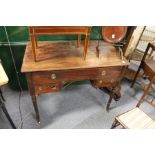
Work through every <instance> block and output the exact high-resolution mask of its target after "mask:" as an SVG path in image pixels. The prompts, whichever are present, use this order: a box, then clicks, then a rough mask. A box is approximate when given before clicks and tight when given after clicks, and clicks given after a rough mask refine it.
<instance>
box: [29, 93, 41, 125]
mask: <svg viewBox="0 0 155 155" xmlns="http://www.w3.org/2000/svg"><path fill="white" fill-rule="evenodd" d="M31 98H32V102H33V106H34V110H35V112H36V119H37V121H38V123H40V115H39V110H38V106H37V99H36V96H35V95H32V96H31Z"/></svg>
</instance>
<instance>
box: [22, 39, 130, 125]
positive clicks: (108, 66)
mask: <svg viewBox="0 0 155 155" xmlns="http://www.w3.org/2000/svg"><path fill="white" fill-rule="evenodd" d="M75 43H76V42H74V41H73V42H66V41H62V42H60V41H59V42H40V50H39V51H38V57H39V58H40V59H42V60H43V61H40V62H35V61H34V57H33V52H32V47H31V44H30V43H28V45H27V47H26V51H25V55H24V60H23V65H22V72H24V73H26V77H27V82H28V87H29V91H30V95H31V97H32V102H33V105H34V109H35V112H36V119H37V121H38V122H40V116H39V111H38V107H37V100H36V95H38V94H42V93H49V92H58V91H61V89H62V88H63V86H64V85H65V84H66V83H67V82H72V81H80V80H90V81H91V84H92V86H93V87H95V88H100V89H102V88H107V89H108V90H110V98H109V101H108V104H107V110H108V109H109V106H110V103H111V100H112V98H115V97H114V96H115V95H118V96H119V94H120V81H121V79H122V76H123V73H124V70H125V66H127V65H128V61H127V60H125V62H124V63H123V62H122V60H121V57H120V54H119V52H118V51H117V50H116V49H115V48H114V47H113V46H111V45H109V44H106V43H101V45H100V57H99V58H97V57H96V45H97V42H96V41H90V44H89V47H88V54H87V57H86V60H83V59H81V56H82V54H83V49H82V48H80V47H79V48H76V47H75Z"/></svg>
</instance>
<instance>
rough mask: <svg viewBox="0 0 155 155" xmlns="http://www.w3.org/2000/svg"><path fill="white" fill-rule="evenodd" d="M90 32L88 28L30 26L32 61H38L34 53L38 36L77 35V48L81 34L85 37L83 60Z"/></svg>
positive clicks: (35, 52)
mask: <svg viewBox="0 0 155 155" xmlns="http://www.w3.org/2000/svg"><path fill="white" fill-rule="evenodd" d="M90 31H91V27H90V26H31V27H29V32H30V37H31V43H32V51H33V55H34V60H35V61H40V60H38V59H37V51H36V50H37V48H38V42H37V36H40V35H78V39H77V47H79V46H80V42H81V35H82V34H83V35H85V41H84V52H83V58H84V60H85V59H86V54H87V49H88V42H89V37H90Z"/></svg>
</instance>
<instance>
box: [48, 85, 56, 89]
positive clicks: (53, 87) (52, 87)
mask: <svg viewBox="0 0 155 155" xmlns="http://www.w3.org/2000/svg"><path fill="white" fill-rule="evenodd" d="M48 87H49V88H51V89H53V90H55V89H57V87H56V86H48Z"/></svg>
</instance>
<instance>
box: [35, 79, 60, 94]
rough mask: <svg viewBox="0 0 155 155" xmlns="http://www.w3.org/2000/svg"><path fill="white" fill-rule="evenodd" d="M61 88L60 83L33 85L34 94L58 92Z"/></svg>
mask: <svg viewBox="0 0 155 155" xmlns="http://www.w3.org/2000/svg"><path fill="white" fill-rule="evenodd" d="M60 90H61V83H60V82H59V83H49V84H46V85H42V84H40V85H35V94H42V93H50V92H59V91H60Z"/></svg>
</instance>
